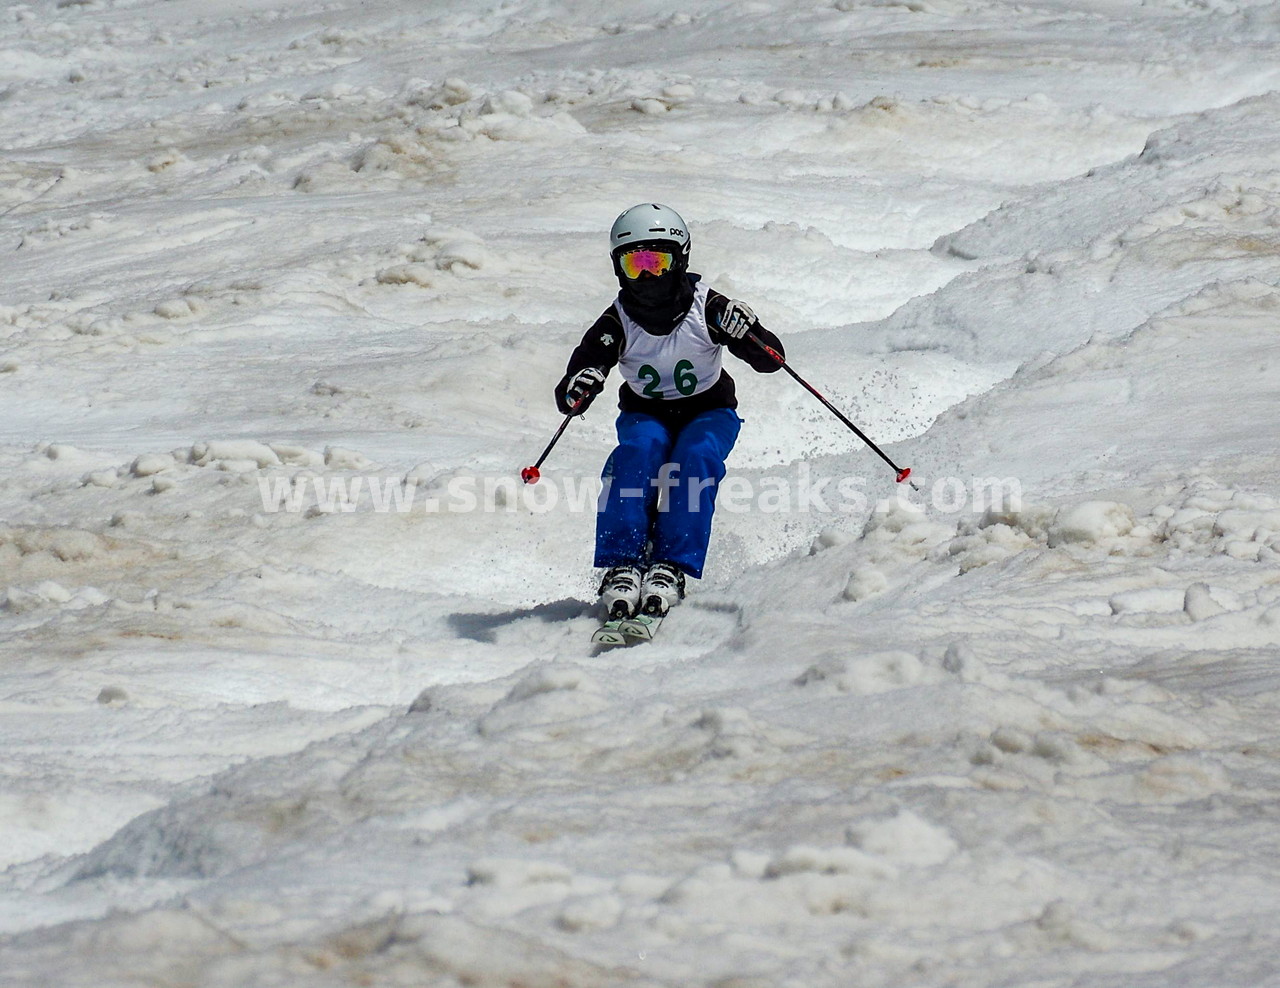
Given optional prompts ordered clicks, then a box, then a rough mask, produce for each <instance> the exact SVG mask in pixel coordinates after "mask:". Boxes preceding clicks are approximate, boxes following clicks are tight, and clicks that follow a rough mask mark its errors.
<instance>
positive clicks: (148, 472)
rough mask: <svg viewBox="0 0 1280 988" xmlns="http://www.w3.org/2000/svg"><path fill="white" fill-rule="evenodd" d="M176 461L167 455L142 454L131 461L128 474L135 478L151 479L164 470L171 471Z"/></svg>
mask: <svg viewBox="0 0 1280 988" xmlns="http://www.w3.org/2000/svg"><path fill="white" fill-rule="evenodd" d="M175 465H176V461H175V460H174V458H173V456H171V455H170V454H169V453H144V454H143V455H141V456H139V457H138V458H137V459H135V460H134V461H133V465H132V466H130V467H129V472H130V473H132V474H133V475H134V476H135V477H151V476H153V475H155V474H157V473H162V472H164V471H165V470H172V469H173V467H174V466H175Z"/></svg>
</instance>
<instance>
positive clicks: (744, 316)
mask: <svg viewBox="0 0 1280 988" xmlns="http://www.w3.org/2000/svg"><path fill="white" fill-rule="evenodd" d="M755 324H756V314H755V313H754V312H752V311H751V307H750V306H749V305H747V303H746V302H738V301H730V302H729V304H728V305H726V306H725V307H724V313H723V314H722V315H721V316H720V332H722V333H724V335H725V336H728V337H729V338H730V339H734V340H740V339H742V338H743V337H744V336H746V335H747V331H748V330H750V329H751V328H752V327H754V326H755Z"/></svg>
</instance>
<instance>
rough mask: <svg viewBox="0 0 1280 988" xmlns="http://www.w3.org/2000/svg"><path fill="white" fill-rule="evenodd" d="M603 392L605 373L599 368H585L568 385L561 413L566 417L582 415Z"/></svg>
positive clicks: (570, 379)
mask: <svg viewBox="0 0 1280 988" xmlns="http://www.w3.org/2000/svg"><path fill="white" fill-rule="evenodd" d="M603 390H604V371H602V370H600V369H599V368H597V367H584V368H582V370H580V371H578V373H577V374H575V375H573V377H571V378H569V380H568V382H567V383H566V385H565V389H564V401H562V402H561V403H560V411H562V412H564V413H565V414H566V415H581V414H582V413H583V412H585V411H586V410H587V407H588V406H589V405H590V404H591V402H593V401H594V400H595V397H596V395H598V394H599V393H600V392H601V391H603Z"/></svg>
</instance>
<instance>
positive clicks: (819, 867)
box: [764, 846, 898, 879]
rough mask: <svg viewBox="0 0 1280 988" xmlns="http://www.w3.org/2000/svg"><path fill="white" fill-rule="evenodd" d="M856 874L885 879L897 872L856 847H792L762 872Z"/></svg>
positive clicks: (772, 875)
mask: <svg viewBox="0 0 1280 988" xmlns="http://www.w3.org/2000/svg"><path fill="white" fill-rule="evenodd" d="M806 873H812V874H818V875H856V876H859V877H862V878H872V879H889V878H894V877H896V876H897V874H898V870H897V869H896V868H895V867H894V866H893V865H892V864H889V863H888V862H886V861H882V860H881V859H879V858H877V857H874V856H873V855H871V854H868V853H867V852H866V851H862V850H859V849H858V848H856V847H827V848H820V847H803V846H802V847H792V848H788V849H787V850H786V851H784V852H783V853H782V854H780V855H778V856H777V857H776V858H774V859H773V860H772V861H771V862H769V866H768V867H767V868H766V869H765V872H764V874H765V878H783V877H785V876H787V875H800V874H806Z"/></svg>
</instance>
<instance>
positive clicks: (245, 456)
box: [191, 439, 280, 469]
mask: <svg viewBox="0 0 1280 988" xmlns="http://www.w3.org/2000/svg"><path fill="white" fill-rule="evenodd" d="M246 461H247V462H250V463H252V464H253V465H254V467H255V468H257V469H262V468H265V467H278V466H279V465H280V457H278V456H277V455H276V454H275V452H274V451H272V449H271V447H270V446H266V445H264V444H263V443H260V442H255V441H254V440H252V439H232V440H219V441H214V442H205V443H196V444H195V445H194V446H192V447H191V462H192V463H194V464H196V466H201V467H208V466H218V465H219V464H222V463H237V462H246Z"/></svg>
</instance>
